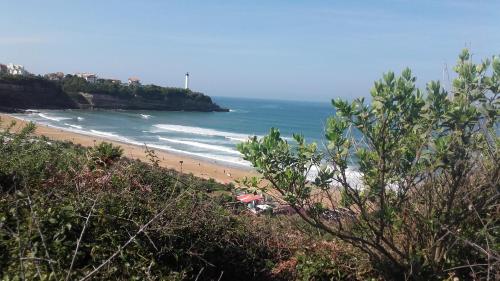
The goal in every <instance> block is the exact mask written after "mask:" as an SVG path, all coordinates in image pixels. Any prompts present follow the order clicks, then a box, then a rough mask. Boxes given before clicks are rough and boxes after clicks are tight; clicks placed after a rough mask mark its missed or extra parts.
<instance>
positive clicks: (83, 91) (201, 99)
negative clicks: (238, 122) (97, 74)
mask: <svg viewBox="0 0 500 281" xmlns="http://www.w3.org/2000/svg"><path fill="white" fill-rule="evenodd" d="M74 108H81V109H130V110H164V111H181V110H183V111H202V112H210V111H228V110H227V109H224V108H221V107H220V106H219V105H217V104H215V103H214V102H213V101H212V99H211V98H210V97H209V96H206V95H204V94H202V93H196V92H192V91H190V90H184V89H180V88H166V87H159V86H155V85H146V86H126V85H120V84H113V83H110V82H109V81H103V82H98V83H95V84H91V83H88V82H86V81H85V80H83V79H81V78H78V77H74V76H68V77H66V78H65V79H64V80H63V81H60V82H53V81H49V80H47V79H44V78H41V77H35V76H32V77H22V76H0V111H18V110H24V109H74Z"/></svg>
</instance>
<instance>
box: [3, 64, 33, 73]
mask: <svg viewBox="0 0 500 281" xmlns="http://www.w3.org/2000/svg"><path fill="white" fill-rule="evenodd" d="M7 72H8V73H9V74H11V75H23V76H25V75H28V74H30V73H29V72H28V71H27V70H26V69H24V66H22V65H20V64H13V63H9V64H7Z"/></svg>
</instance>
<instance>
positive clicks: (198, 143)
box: [158, 137, 240, 155]
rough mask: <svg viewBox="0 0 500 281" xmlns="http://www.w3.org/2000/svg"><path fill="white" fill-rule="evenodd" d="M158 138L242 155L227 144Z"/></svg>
mask: <svg viewBox="0 0 500 281" xmlns="http://www.w3.org/2000/svg"><path fill="white" fill-rule="evenodd" d="M158 138H159V139H160V140H163V141H166V142H170V143H177V144H184V145H189V146H193V147H198V148H204V149H207V150H215V151H221V152H226V153H231V154H236V155H240V153H239V152H238V151H237V150H234V149H231V148H229V147H225V146H220V145H212V144H206V143H202V142H196V141H191V140H177V139H170V138H164V137H158Z"/></svg>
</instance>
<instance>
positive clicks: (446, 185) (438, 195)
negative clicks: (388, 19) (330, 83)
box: [238, 50, 500, 280]
mask: <svg viewBox="0 0 500 281" xmlns="http://www.w3.org/2000/svg"><path fill="white" fill-rule="evenodd" d="M490 66H492V70H490ZM455 72H456V73H457V77H456V79H454V80H453V87H452V89H451V90H450V92H447V91H446V90H444V89H443V88H442V87H441V85H440V83H439V82H435V81H431V82H430V83H428V84H427V88H426V93H425V94H424V93H423V91H421V90H419V89H418V88H417V87H416V85H415V81H416V78H415V77H414V76H413V75H412V73H411V71H410V70H409V69H405V70H404V71H403V72H402V73H401V76H399V77H396V76H395V74H394V73H393V72H388V73H387V74H384V75H383V78H382V79H381V80H379V81H377V82H375V85H374V87H373V89H372V90H371V96H372V101H371V104H369V105H367V104H366V103H365V101H364V99H363V98H361V99H356V100H354V101H353V102H348V101H342V100H334V101H332V104H333V106H334V107H335V110H336V115H335V116H334V117H331V118H329V119H328V122H327V125H326V129H325V137H326V139H327V143H328V145H327V147H326V148H325V149H324V150H319V149H318V148H317V146H316V144H307V143H306V142H305V140H304V138H303V137H302V136H298V135H295V136H294V139H295V142H296V144H294V145H290V144H289V143H287V141H286V140H284V139H283V138H281V137H280V134H279V131H278V130H276V129H271V132H270V134H269V135H268V136H265V137H263V138H262V139H257V138H256V137H254V138H253V139H251V140H250V141H248V142H247V143H243V144H241V145H239V147H238V148H239V150H240V152H242V153H243V155H244V158H245V159H246V160H248V161H250V162H251V163H252V164H253V165H254V166H255V167H256V168H257V170H258V171H259V172H260V173H261V174H262V179H261V180H265V182H266V183H268V184H266V185H265V187H264V189H266V188H272V189H275V190H277V191H278V192H279V193H280V194H281V195H282V197H283V199H284V200H286V201H287V202H288V203H290V204H291V206H292V207H293V208H294V209H295V210H296V211H297V213H298V214H299V215H300V216H301V217H302V218H303V219H304V220H305V221H306V222H307V223H309V224H311V225H313V226H315V227H317V228H319V229H321V230H323V231H325V232H327V233H330V234H332V235H334V236H336V237H337V238H339V239H341V240H342V241H344V242H347V243H349V244H352V245H354V246H355V247H357V248H359V249H360V250H362V251H363V252H365V253H366V254H367V255H368V256H369V257H370V259H371V260H372V262H373V266H374V267H375V268H378V269H379V270H380V272H381V273H382V274H385V276H386V277H387V278H394V279H401V278H407V279H423V280H425V279H427V278H430V277H434V278H446V277H447V276H450V274H454V275H456V276H463V277H466V278H471V277H473V278H479V277H484V278H489V279H493V278H495V274H499V273H498V272H499V271H498V270H499V265H500V255H499V245H500V239H499V237H500V232H499V229H498V225H499V219H498V218H499V217H500V216H499V206H500V205H499V165H498V163H499V150H498V145H499V143H500V139H499V137H498V118H499V98H498V94H499V89H500V58H499V57H494V58H493V60H492V61H490V60H485V61H483V62H481V63H479V64H474V63H473V62H472V61H471V55H470V53H469V51H468V50H464V51H463V52H462V53H461V54H460V56H459V60H458V64H457V66H456V67H455ZM351 167H354V168H355V169H357V170H359V174H360V177H359V179H358V180H356V178H354V179H353V175H355V174H356V173H354V172H353V168H351ZM315 169H316V170H318V172H317V175H316V176H315V178H314V180H308V175H311V170H315ZM248 182H250V181H248ZM252 182H253V186H254V187H259V186H262V184H261V182H259V181H255V180H253V181H252ZM338 197H340V199H338ZM495 272H496V273H495ZM497 277H498V275H497Z"/></svg>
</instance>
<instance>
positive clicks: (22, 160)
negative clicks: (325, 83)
mask: <svg viewBox="0 0 500 281" xmlns="http://www.w3.org/2000/svg"><path fill="white" fill-rule="evenodd" d="M33 129H34V125H33V124H31V125H29V126H28V127H26V128H25V129H24V130H23V131H22V132H21V133H20V134H12V133H10V132H9V130H8V129H7V130H6V131H3V132H0V155H2V157H1V158H0V192H1V196H0V279H2V280H12V279H27V280H33V279H56V280H61V279H68V280H75V279H78V280H79V279H82V278H87V279H88V278H92V279H103V280H110V279H111V280H144V279H154V280H164V279H168V280H184V279H196V278H197V276H198V280H216V279H218V278H219V277H221V280H235V279H238V280H252V279H264V280H265V279H268V278H270V270H271V268H272V266H273V264H274V263H275V262H277V261H278V260H279V259H280V258H283V257H287V256H289V254H290V253H289V251H288V250H287V248H286V247H283V245H281V246H280V247H275V248H273V246H272V245H278V241H279V239H278V238H279V236H278V235H276V233H279V232H276V231H277V229H278V228H277V227H267V226H265V225H261V224H259V223H255V222H254V221H252V220H249V219H247V218H245V217H238V216H235V215H232V214H231V212H230V210H227V209H226V208H225V206H224V204H223V203H219V199H218V198H214V197H212V196H210V197H209V196H207V195H206V194H205V193H204V192H201V190H204V189H205V188H204V186H205V185H207V186H210V188H217V189H219V190H222V189H224V188H226V187H223V186H221V185H218V184H217V183H214V182H209V181H205V180H201V179H197V178H195V177H192V176H189V175H182V174H179V173H176V172H175V171H172V170H165V169H162V168H160V167H158V166H151V165H147V164H145V163H141V162H138V161H131V160H128V159H123V158H122V159H118V157H119V156H120V155H121V150H120V149H119V148H118V147H115V146H112V145H110V144H102V145H99V146H96V147H93V148H89V149H87V148H82V147H76V146H73V145H71V144H68V143H61V142H55V141H50V142H49V141H47V140H46V139H43V138H37V137H33V136H31V135H30V133H31V132H32V131H33ZM88 155H93V156H94V157H87V156H88ZM95 159H99V160H100V161H101V162H102V163H106V165H105V166H103V167H102V168H100V169H93V168H92V167H93V166H92V164H93V163H95ZM108 160H109V161H108ZM110 163H112V165H109V164H110Z"/></svg>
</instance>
